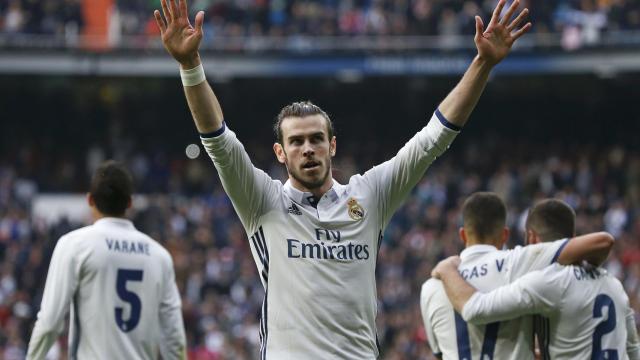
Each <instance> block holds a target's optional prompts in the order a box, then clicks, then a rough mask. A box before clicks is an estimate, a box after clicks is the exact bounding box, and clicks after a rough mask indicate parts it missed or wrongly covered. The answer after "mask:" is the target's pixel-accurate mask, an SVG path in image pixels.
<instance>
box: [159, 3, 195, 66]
mask: <svg viewBox="0 0 640 360" xmlns="http://www.w3.org/2000/svg"><path fill="white" fill-rule="evenodd" d="M160 2H161V4H162V12H163V14H164V18H163V16H162V15H161V14H160V11H158V10H156V11H154V13H153V15H154V17H155V18H156V23H157V24H158V27H159V28H160V33H161V35H162V44H163V45H164V47H165V48H166V49H167V51H168V52H169V53H170V54H171V56H173V57H174V58H175V59H176V60H177V61H178V62H179V63H180V64H183V65H190V64H192V63H193V62H195V61H196V60H197V59H198V48H199V47H200V41H201V40H202V24H203V22H204V12H203V11H200V12H198V14H197V15H196V19H195V26H192V25H191V23H190V22H189V11H188V10H187V2H186V0H179V4H178V5H176V0H161V1H160Z"/></svg>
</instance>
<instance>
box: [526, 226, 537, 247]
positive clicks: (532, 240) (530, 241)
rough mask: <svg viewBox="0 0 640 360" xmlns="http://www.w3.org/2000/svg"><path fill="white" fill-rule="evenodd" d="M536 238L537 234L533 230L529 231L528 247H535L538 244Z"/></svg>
mask: <svg viewBox="0 0 640 360" xmlns="http://www.w3.org/2000/svg"><path fill="white" fill-rule="evenodd" d="M536 237H537V236H536V233H535V232H534V231H533V230H531V229H527V245H533V244H535V243H537V239H536Z"/></svg>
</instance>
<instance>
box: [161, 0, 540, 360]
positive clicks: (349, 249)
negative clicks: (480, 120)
mask: <svg viewBox="0 0 640 360" xmlns="http://www.w3.org/2000/svg"><path fill="white" fill-rule="evenodd" d="M505 3H506V0H500V1H499V2H498V5H497V6H496V9H495V11H494V13H493V16H492V18H491V21H490V22H489V24H488V25H487V27H486V28H485V26H484V24H483V22H482V20H481V19H480V17H476V35H475V43H476V47H477V50H478V54H477V56H476V57H475V58H474V60H473V61H472V63H471V64H470V66H469V68H468V69H467V71H466V73H465V74H464V76H463V77H462V79H461V81H460V82H459V83H458V85H457V86H456V87H455V88H454V89H453V90H452V92H451V93H450V94H449V95H448V96H447V97H446V98H445V99H444V100H443V101H442V103H441V104H440V106H439V108H438V110H436V111H435V113H434V115H433V116H432V117H431V120H430V121H429V122H428V123H427V124H426V126H425V127H424V128H423V129H422V130H420V131H418V132H417V134H416V135H415V136H414V137H413V138H412V139H410V140H409V141H408V142H407V143H406V145H405V146H404V147H403V148H402V149H401V150H400V151H399V152H398V153H397V155H396V156H395V157H393V158H392V159H391V160H389V161H387V162H385V163H383V164H381V165H378V166H376V167H374V168H373V169H371V170H369V171H367V172H366V173H365V174H363V175H355V176H353V177H351V178H350V180H349V182H348V183H347V184H339V183H338V182H336V181H335V180H333V178H332V172H331V158H332V157H333V156H334V155H335V154H336V147H337V144H336V138H335V137H334V136H333V131H332V125H331V120H330V119H329V117H328V116H327V114H326V113H325V112H324V111H322V109H320V108H319V107H317V106H315V105H313V104H311V103H308V102H303V103H294V104H291V105H288V106H286V107H284V108H283V109H282V111H281V112H280V114H279V115H278V117H277V123H276V132H277V138H278V140H277V142H276V143H275V144H274V145H273V149H274V152H275V155H276V157H277V159H278V161H280V162H281V163H282V164H284V165H285V166H286V168H287V172H288V175H289V179H288V181H287V182H286V183H285V184H282V183H281V182H280V181H276V180H273V179H271V178H270V177H269V176H268V175H267V174H266V173H265V172H263V171H261V170H259V169H257V168H255V167H254V166H253V164H252V163H251V160H250V159H249V156H248V155H247V153H246V151H245V150H244V147H243V146H242V144H241V143H240V141H239V140H238V138H237V137H236V135H235V133H234V132H233V131H231V129H230V127H228V126H227V125H228V124H227V123H225V122H224V121H223V114H222V109H221V107H220V104H219V102H218V100H217V99H216V97H215V95H214V93H213V91H212V89H211V87H210V86H209V84H208V83H207V82H206V81H205V75H204V70H203V67H202V63H201V61H200V56H199V53H198V49H199V45H200V41H201V39H202V24H203V22H204V13H203V12H198V14H197V15H196V17H195V23H194V26H192V25H191V24H190V22H189V19H188V9H187V5H186V2H185V0H179V3H176V0H171V1H169V2H167V0H162V1H161V4H162V14H161V13H160V11H155V13H154V15H155V18H156V22H157V23H158V26H159V28H160V31H161V36H162V41H163V44H164V46H165V48H166V49H167V51H168V52H169V53H170V54H171V55H172V56H173V57H174V58H175V59H176V60H177V61H178V63H179V64H180V70H181V77H182V82H183V85H184V91H185V95H186V98H187V102H188V104H189V108H190V110H191V113H192V115H193V118H194V121H195V125H196V128H197V130H198V132H199V133H200V136H201V139H202V143H203V145H204V147H205V148H206V150H207V152H208V154H209V156H210V157H211V159H212V160H213V163H214V165H215V167H216V169H217V171H218V174H219V176H220V179H221V182H222V185H223V187H224V189H225V191H226V193H227V194H228V195H229V197H230V199H231V201H232V203H233V206H234V208H235V210H236V212H237V213H238V216H239V217H240V220H241V222H242V224H243V226H244V228H245V231H246V232H247V234H248V236H249V238H250V240H249V243H250V246H251V251H252V254H253V257H254V260H255V262H256V266H257V268H258V272H259V274H260V278H261V280H262V283H263V285H264V287H265V298H264V302H263V306H262V314H261V322H260V338H261V350H260V352H261V354H260V356H261V358H262V359H278V360H280V359H296V360H297V359H309V358H317V359H361V360H363V359H375V358H377V357H378V355H379V349H378V346H377V336H376V327H375V317H376V312H377V301H376V283H375V267H376V257H377V251H378V247H379V245H380V241H381V237H382V233H383V231H384V228H385V226H386V225H387V223H388V222H389V220H390V218H391V216H392V215H393V213H394V211H395V210H396V209H397V208H398V207H399V206H400V205H401V204H402V202H403V200H404V199H405V198H406V197H407V195H408V194H409V193H410V191H411V189H412V188H413V187H414V185H415V184H416V183H417V182H418V181H419V180H420V179H421V178H422V176H423V174H424V172H425V170H426V169H427V167H428V166H429V165H430V164H431V163H432V162H433V161H434V160H435V159H436V157H438V156H439V155H441V154H442V153H443V152H444V151H445V150H446V149H447V148H448V147H449V145H450V144H451V142H452V141H453V139H454V138H455V137H456V135H457V134H458V132H459V131H460V129H461V128H462V127H463V126H464V124H465V123H466V121H467V119H468V117H469V115H470V114H471V112H472V110H473V108H474V107H475V105H476V103H477V101H478V99H479V97H480V95H481V93H482V91H483V89H484V87H485V85H486V83H487V79H488V77H489V74H490V72H491V70H492V69H493V67H494V66H495V65H496V64H498V63H499V62H500V61H501V60H502V59H504V58H505V57H506V56H507V54H508V53H509V51H510V50H511V46H512V45H513V43H514V42H515V41H516V40H517V39H518V38H519V37H520V36H522V35H523V34H524V33H525V32H526V31H527V30H529V29H530V27H531V24H530V23H527V24H525V25H522V23H523V20H524V18H525V17H526V15H527V10H526V9H525V10H523V11H522V12H521V13H520V14H519V15H518V16H516V17H515V18H514V19H512V18H513V15H514V14H515V11H516V10H517V8H518V6H519V1H518V0H516V1H514V2H513V5H512V6H511V7H510V8H509V9H507V10H506V12H505V14H504V16H501V14H502V10H503V8H504V6H505ZM390 126H392V125H390Z"/></svg>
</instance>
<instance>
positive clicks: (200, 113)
mask: <svg viewBox="0 0 640 360" xmlns="http://www.w3.org/2000/svg"><path fill="white" fill-rule="evenodd" d="M160 2H161V4H162V13H163V14H164V17H163V15H161V14H160V11H158V10H156V11H154V13H153V15H154V16H155V18H156V23H157V24H158V27H159V28H160V33H161V34H162V44H163V45H164V47H165V48H166V49H167V51H168V52H169V54H171V56H173V58H174V59H176V61H178V63H179V64H180V72H181V74H182V78H183V84H184V85H185V86H184V93H185V95H186V97H187V103H188V104H189V109H191V115H192V116H193V120H194V121H195V123H196V128H197V129H198V132H199V133H200V134H211V133H214V132H216V131H217V130H219V129H220V128H222V121H223V116H222V108H221V107H220V103H219V102H218V99H217V98H216V96H215V94H214V93H213V90H212V89H211V86H209V83H207V81H205V80H204V70H202V62H201V61H200V54H199V53H198V49H199V47H200V41H201V40H202V24H203V22H204V12H203V11H200V12H198V14H197V15H196V18H195V26H192V25H191V23H190V22H189V12H188V10H187V3H186V0H179V4H176V0H170V1H169V2H167V0H160ZM185 79H190V81H187V82H185V81H184V80H185Z"/></svg>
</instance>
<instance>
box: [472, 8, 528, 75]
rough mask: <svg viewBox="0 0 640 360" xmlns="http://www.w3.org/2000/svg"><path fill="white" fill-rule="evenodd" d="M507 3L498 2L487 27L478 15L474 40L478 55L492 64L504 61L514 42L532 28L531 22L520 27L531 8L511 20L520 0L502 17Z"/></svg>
mask: <svg viewBox="0 0 640 360" xmlns="http://www.w3.org/2000/svg"><path fill="white" fill-rule="evenodd" d="M505 3H506V0H500V1H499V2H498V5H497V6H496V8H495V9H494V11H493V15H492V16H491V21H490V22H489V26H487V28H486V29H485V28H484V23H483V22H482V19H481V18H480V16H476V36H475V38H474V41H475V43H476V48H477V49H478V56H479V57H480V58H481V59H483V60H485V61H486V62H488V63H489V64H491V65H495V64H497V63H499V62H500V61H502V59H504V58H505V57H506V56H507V54H509V51H510V50H511V46H512V45H513V43H514V42H515V41H516V40H517V39H518V38H519V37H520V36H522V35H523V34H524V33H526V32H527V31H529V29H531V23H530V22H528V23H526V24H525V25H524V26H522V27H521V28H519V29H518V26H519V25H520V23H521V22H522V21H523V20H524V19H525V18H526V17H527V15H528V14H529V10H528V9H526V8H525V9H524V10H522V11H521V12H520V14H519V15H518V17H516V18H515V19H514V20H513V21H511V22H509V21H510V19H511V17H513V14H514V13H515V12H516V10H517V9H518V6H519V5H520V0H515V1H514V2H513V3H512V4H511V6H510V7H509V9H508V10H507V12H506V13H505V14H504V16H503V17H502V18H500V14H501V13H502V9H503V8H504V5H505Z"/></svg>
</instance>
